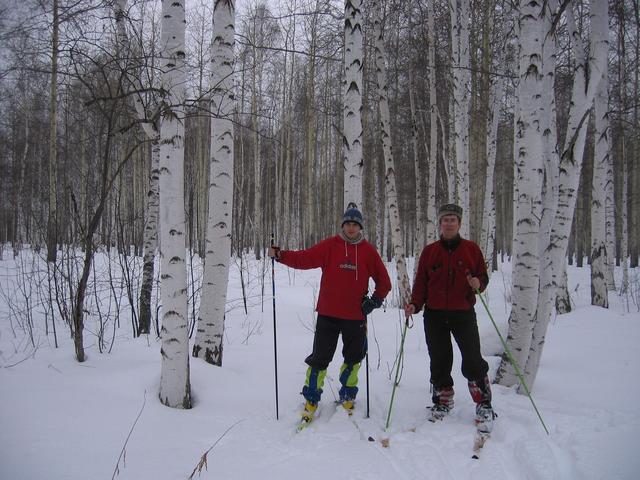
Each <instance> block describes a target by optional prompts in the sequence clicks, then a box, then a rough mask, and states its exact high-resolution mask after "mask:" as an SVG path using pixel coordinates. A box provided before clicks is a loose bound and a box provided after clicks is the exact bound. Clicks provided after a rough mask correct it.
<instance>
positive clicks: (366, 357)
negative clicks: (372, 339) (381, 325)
mask: <svg viewBox="0 0 640 480" xmlns="http://www.w3.org/2000/svg"><path fill="white" fill-rule="evenodd" d="M366 325H367V323H366V321H365V328H366ZM364 348H365V357H364V358H365V364H366V365H365V366H366V367H367V375H366V378H367V418H369V332H368V329H367V333H366V335H365V337H364Z"/></svg>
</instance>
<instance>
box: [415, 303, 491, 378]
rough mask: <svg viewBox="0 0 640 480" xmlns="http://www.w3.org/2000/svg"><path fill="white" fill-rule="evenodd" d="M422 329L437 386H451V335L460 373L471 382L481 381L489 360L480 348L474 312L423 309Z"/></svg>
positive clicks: (432, 376)
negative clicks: (455, 348) (458, 360)
mask: <svg viewBox="0 0 640 480" xmlns="http://www.w3.org/2000/svg"><path fill="white" fill-rule="evenodd" d="M424 333H425V337H426V339H427V349H428V350H429V358H430V359H431V365H430V370H431V383H432V384H433V387H434V388H436V389H440V388H445V387H452V386H453V378H452V377H451V369H452V367H453V347H452V345H451V335H453V338H454V339H455V341H456V343H457V344H458V348H459V349H460V354H461V355H462V375H464V377H465V378H466V379H467V380H468V381H470V382H478V384H479V385H480V384H482V385H484V378H485V376H486V375H487V372H488V371H489V364H488V363H487V362H486V361H485V360H484V358H482V353H481V352H480V336H479V334H478V323H477V320H476V312H475V311H474V310H473V309H472V310H466V311H459V310H456V311H452V310H450V311H447V310H425V313H424Z"/></svg>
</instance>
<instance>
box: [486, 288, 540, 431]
mask: <svg viewBox="0 0 640 480" xmlns="http://www.w3.org/2000/svg"><path fill="white" fill-rule="evenodd" d="M476 293H477V294H478V296H479V297H480V300H481V301H482V305H484V309H485V310H486V311H487V315H489V318H490V319H491V323H493V328H495V329H496V332H498V337H500V341H501V342H502V346H503V347H504V351H505V353H506V354H507V358H508V359H509V362H511V365H513V369H514V370H515V371H516V376H517V377H518V379H519V380H520V382H521V383H520V384H521V385H522V387H523V388H524V391H525V392H526V393H527V396H528V397H529V400H531V405H533V409H534V410H535V411H536V414H537V415H538V418H539V419H540V423H542V426H543V428H544V431H545V432H547V435H550V434H549V430H548V429H547V426H546V425H545V424H544V420H542V415H540V412H539V411H538V407H537V406H536V402H534V401H533V397H532V396H531V392H530V391H529V387H527V383H526V382H525V381H524V377H523V376H522V373H520V368H519V367H518V362H516V359H515V358H513V355H511V350H509V347H507V342H505V340H504V338H503V336H502V334H501V333H500V330H499V329H498V325H496V322H495V320H494V319H493V315H491V312H490V311H489V307H488V306H487V302H485V300H484V297H483V296H482V294H481V293H480V290H478V289H477V288H476Z"/></svg>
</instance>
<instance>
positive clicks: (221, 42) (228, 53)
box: [193, 0, 235, 366]
mask: <svg viewBox="0 0 640 480" xmlns="http://www.w3.org/2000/svg"><path fill="white" fill-rule="evenodd" d="M234 32H235V2H234V0H217V1H216V2H215V5H214V7H213V45H212V47H211V58H212V60H211V72H212V73H211V85H210V88H211V92H212V96H211V111H212V114H213V118H212V119H211V154H210V155H211V158H210V170H209V171H210V174H209V209H208V211H209V214H208V218H207V235H206V241H205V250H206V253H205V255H206V256H205V263H204V274H203V277H204V278H203V282H202V296H201V300H200V311H199V312H198V329H197V332H196V338H195V342H194V345H193V356H194V357H198V358H202V359H204V360H205V361H206V362H207V363H211V364H213V365H218V366H221V365H222V350H223V349H222V337H223V334H224V312H225V304H226V300H227V284H228V282H229V260H230V256H231V218H232V212H233V121H232V116H233V112H234V99H233V59H234V52H233V49H234V44H235V41H234Z"/></svg>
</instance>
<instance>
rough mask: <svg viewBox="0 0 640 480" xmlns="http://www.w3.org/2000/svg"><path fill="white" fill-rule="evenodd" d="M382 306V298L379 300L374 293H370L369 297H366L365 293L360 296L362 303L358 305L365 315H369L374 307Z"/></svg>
mask: <svg viewBox="0 0 640 480" xmlns="http://www.w3.org/2000/svg"><path fill="white" fill-rule="evenodd" d="M381 306H382V300H380V299H379V298H378V297H376V296H375V295H371V297H367V296H366V295H365V296H364V297H363V298H362V305H360V309H361V310H362V313H364V315H365V316H367V315H369V314H370V313H371V312H373V310H374V309H375V308H380V307H381Z"/></svg>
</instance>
